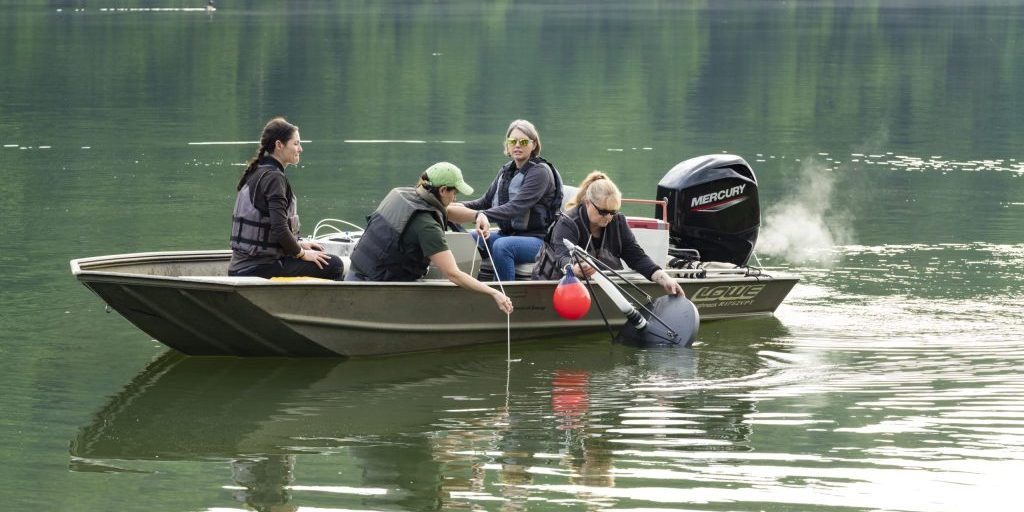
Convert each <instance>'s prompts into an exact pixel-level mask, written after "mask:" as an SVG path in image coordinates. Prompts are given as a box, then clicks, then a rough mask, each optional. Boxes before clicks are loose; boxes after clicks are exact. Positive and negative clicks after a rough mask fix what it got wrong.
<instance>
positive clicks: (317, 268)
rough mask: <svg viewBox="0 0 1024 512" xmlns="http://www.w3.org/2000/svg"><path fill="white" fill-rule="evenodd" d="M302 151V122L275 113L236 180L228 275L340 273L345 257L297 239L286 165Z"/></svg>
mask: <svg viewBox="0 0 1024 512" xmlns="http://www.w3.org/2000/svg"><path fill="white" fill-rule="evenodd" d="M301 153H302V144H301V143H300V141H299V127H298V126H295V125H293V124H291V123H289V122H288V121H287V120H285V118H283V117H275V118H274V119H271V120H270V122H268V123H267V125H266V126H265V127H263V135H262V136H261V137H260V148H259V150H258V151H257V152H256V156H255V157H253V159H252V160H251V161H250V162H249V165H248V166H247V167H246V168H245V172H244V173H243V174H242V178H241V180H239V181H238V196H237V197H236V199H235V210H234V214H233V215H232V218H231V263H230V264H229V265H228V275H229V276H256V277H263V278H268V279H269V278H271V277H297V276H308V277H319V278H324V279H334V280H340V279H342V276H343V275H344V269H343V268H342V267H343V265H342V262H341V258H339V257H337V256H334V255H332V254H327V253H326V252H323V251H324V249H323V247H322V246H321V245H320V244H317V243H314V242H306V241H303V240H301V239H299V216H298V214H297V212H296V205H295V194H294V193H292V187H291V184H289V183H288V177H287V176H286V175H285V172H284V171H285V168H286V167H288V166H289V165H292V164H297V163H299V155H300V154H301Z"/></svg>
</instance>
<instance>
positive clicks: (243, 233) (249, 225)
mask: <svg viewBox="0 0 1024 512" xmlns="http://www.w3.org/2000/svg"><path fill="white" fill-rule="evenodd" d="M274 171H278V172H283V171H279V170H278V168H277V167H276V166H274V165H273V164H261V165H260V166H259V167H258V168H257V169H256V171H255V172H253V175H252V176H251V177H250V178H249V180H248V181H247V182H246V183H245V185H243V186H242V189H241V190H239V191H238V195H237V196H236V197H235V210H234V213H233V214H232V216H231V250H232V251H235V252H238V253H242V254H247V255H249V256H254V257H264V256H269V257H273V258H283V257H284V256H286V254H285V253H284V250H283V249H282V248H281V244H279V243H277V242H276V241H271V240H270V212H269V211H267V212H265V211H261V210H260V209H259V208H257V207H256V191H257V190H258V189H259V184H260V182H261V181H263V178H264V177H266V176H267V174H269V173H271V172H274ZM287 194H288V210H287V216H288V229H289V230H290V231H291V232H292V234H293V235H295V236H298V234H299V216H298V214H297V211H298V208H297V201H296V199H295V194H293V193H292V189H291V186H288V189H287Z"/></svg>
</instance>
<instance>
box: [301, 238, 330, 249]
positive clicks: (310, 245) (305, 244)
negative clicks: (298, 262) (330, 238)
mask: <svg viewBox="0 0 1024 512" xmlns="http://www.w3.org/2000/svg"><path fill="white" fill-rule="evenodd" d="M299 247H302V248H303V249H313V250H314V251H323V250H324V246H322V245H320V244H318V243H316V242H306V241H303V240H299Z"/></svg>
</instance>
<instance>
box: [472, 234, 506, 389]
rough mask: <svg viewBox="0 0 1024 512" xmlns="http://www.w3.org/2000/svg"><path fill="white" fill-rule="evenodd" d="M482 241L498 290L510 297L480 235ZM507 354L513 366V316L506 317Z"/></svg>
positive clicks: (485, 240)
mask: <svg viewBox="0 0 1024 512" xmlns="http://www.w3.org/2000/svg"><path fill="white" fill-rule="evenodd" d="M481 240H483V242H484V249H486V250H487V258H488V259H490V260H491V270H492V271H493V272H494V280H495V281H497V282H498V289H500V290H501V294H502V295H504V296H506V297H508V294H507V293H505V285H504V284H502V283H501V278H500V277H498V270H497V269H495V268H494V256H493V255H491V246H489V245H487V239H485V238H484V237H483V235H480V237H479V238H477V239H476V241H477V243H480V241H481ZM482 265H483V264H482V263H481V266H482ZM505 352H506V354H505V357H506V359H507V360H508V362H509V364H510V365H511V363H512V315H511V314H507V315H505ZM505 384H506V386H505V387H506V388H507V387H508V381H507V379H506V383H505Z"/></svg>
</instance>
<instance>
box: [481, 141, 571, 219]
mask: <svg viewBox="0 0 1024 512" xmlns="http://www.w3.org/2000/svg"><path fill="white" fill-rule="evenodd" d="M513 166H515V162H514V161H512V162H509V163H507V164H505V165H504V166H502V168H501V170H499V171H498V177H497V180H498V186H497V189H496V190H495V192H494V198H493V199H492V200H491V207H497V206H501V205H503V204H505V203H507V202H509V201H511V200H512V199H515V197H516V195H517V194H518V193H519V189H520V187H522V184H523V180H524V179H525V178H526V174H527V173H528V172H535V171H534V169H535V168H536V169H544V167H545V166H547V169H549V170H550V171H551V174H552V176H553V178H554V180H553V183H554V186H553V188H554V190H546V191H545V192H544V195H542V196H541V200H540V201H539V202H538V203H537V204H536V205H534V206H533V207H531V208H530V209H529V210H528V211H527V212H526V213H525V214H524V215H523V216H521V217H518V218H515V219H512V220H511V221H501V222H499V223H498V227H500V228H501V231H502V233H506V234H520V233H527V234H539V233H543V232H544V230H545V229H546V228H547V227H548V226H550V225H551V223H552V222H554V220H555V215H557V214H558V212H559V211H561V209H562V201H563V199H564V197H563V192H562V175H561V174H560V173H559V172H558V169H556V168H555V164H553V163H551V162H549V161H547V160H545V159H544V158H541V157H539V156H535V157H533V158H531V159H530V160H529V161H528V164H527V165H525V166H523V168H522V169H519V170H518V172H514V171H513V169H512V167H513ZM534 213H536V215H534Z"/></svg>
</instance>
